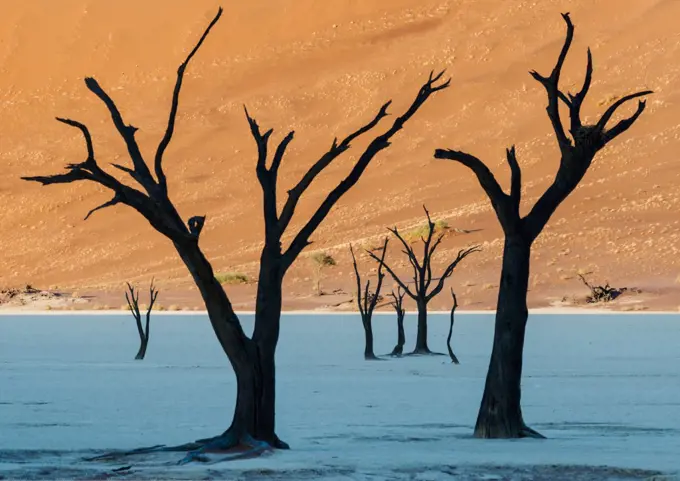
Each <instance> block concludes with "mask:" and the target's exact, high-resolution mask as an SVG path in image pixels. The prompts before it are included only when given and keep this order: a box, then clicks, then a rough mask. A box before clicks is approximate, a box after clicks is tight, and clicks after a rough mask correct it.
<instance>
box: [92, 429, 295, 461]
mask: <svg viewBox="0 0 680 481" xmlns="http://www.w3.org/2000/svg"><path fill="white" fill-rule="evenodd" d="M274 449H290V446H289V445H288V444H287V443H285V442H283V441H281V440H280V439H279V438H278V437H277V436H276V435H274V439H272V440H270V441H263V440H258V439H255V438H253V437H252V436H251V435H250V434H247V433H246V434H242V435H236V434H235V433H234V432H233V431H230V430H227V431H226V432H224V433H223V434H221V435H219V436H215V437H212V438H205V439H199V440H197V441H194V442H191V443H185V444H179V445H177V446H166V445H164V444H158V445H155V446H149V447H144V448H137V449H133V450H131V451H113V452H109V453H105V454H102V455H99V456H94V457H91V458H85V459H84V460H85V461H115V460H117V459H121V458H127V457H129V456H136V455H142V454H150V453H163V452H166V453H167V452H186V455H185V456H184V458H182V459H181V460H179V461H178V463H177V464H180V465H182V464H188V463H191V462H202V463H217V462H223V461H233V460H236V459H245V458H252V457H257V456H260V455H262V454H263V453H265V452H268V451H272V450H274ZM208 454H223V456H219V457H217V458H216V459H213V458H210V457H209V456H208Z"/></svg>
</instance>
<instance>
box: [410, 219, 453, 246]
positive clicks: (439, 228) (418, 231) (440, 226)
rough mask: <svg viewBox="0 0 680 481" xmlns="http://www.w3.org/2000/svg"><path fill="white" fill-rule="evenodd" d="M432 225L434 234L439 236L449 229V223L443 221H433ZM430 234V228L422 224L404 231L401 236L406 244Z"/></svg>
mask: <svg viewBox="0 0 680 481" xmlns="http://www.w3.org/2000/svg"><path fill="white" fill-rule="evenodd" d="M433 224H434V232H433V233H434V234H441V233H443V232H445V231H447V230H448V229H450V228H451V227H450V226H449V223H448V222H446V221H445V220H443V219H439V220H435V221H434V222H433ZM429 233H430V226H429V225H428V224H423V225H420V226H418V227H414V228H413V229H411V230H409V231H406V232H405V233H404V234H402V236H403V237H404V239H406V240H407V241H408V242H415V241H418V240H420V239H424V238H426V237H427V236H428V235H429Z"/></svg>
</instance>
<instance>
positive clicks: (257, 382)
mask: <svg viewBox="0 0 680 481" xmlns="http://www.w3.org/2000/svg"><path fill="white" fill-rule="evenodd" d="M221 14H222V9H220V10H219V12H218V13H217V15H216V16H215V18H214V19H213V20H212V22H211V23H210V25H209V26H208V28H207V29H206V30H205V32H204V33H203V35H202V36H201V38H200V40H199V41H198V43H197V44H196V46H195V47H194V48H193V49H192V51H191V52H190V53H189V55H188V56H187V58H186V59H185V60H184V62H183V63H182V64H181V65H180V66H179V68H178V70H177V80H176V83H175V87H174V90H173V94H172V101H171V107H170V114H169V118H168V123H167V128H166V131H165V134H164V135H163V138H162V139H161V141H160V143H159V145H158V148H157V150H156V152H155V155H154V158H153V163H152V165H151V167H152V168H153V171H154V173H155V178H154V175H153V174H152V173H151V170H150V168H149V166H150V164H148V163H147V162H146V161H145V160H144V157H143V155H142V152H141V150H140V147H139V144H138V143H137V140H136V138H135V133H136V132H137V130H138V129H137V128H136V127H133V126H132V125H129V124H127V123H125V121H124V120H123V116H122V114H121V112H120V110H119V108H118V106H117V105H116V103H115V102H114V100H113V99H112V98H111V97H110V96H109V94H107V93H106V92H105V91H104V89H103V88H102V87H101V86H100V85H99V83H98V82H97V81H96V80H95V79H93V78H86V79H85V85H86V86H87V88H88V89H89V90H90V91H91V92H92V93H94V94H95V95H96V96H97V97H98V98H99V99H100V100H101V101H102V102H103V103H104V105H105V106H106V108H107V110H108V112H109V114H110V115H111V119H112V120H113V124H114V126H115V128H116V130H117V131H118V133H119V134H120V136H121V137H122V139H123V140H124V141H125V144H126V146H127V151H128V154H129V157H130V160H131V163H132V164H131V166H124V165H119V164H114V165H113V166H114V167H115V168H117V169H118V170H120V171H122V172H124V173H126V174H128V175H130V177H131V178H132V179H133V180H134V181H135V182H136V183H137V184H139V186H141V188H138V187H131V186H129V185H126V184H124V183H122V182H121V181H119V180H118V179H117V178H116V177H113V176H112V175H110V174H108V173H107V172H105V171H104V170H103V169H102V167H101V166H100V164H99V163H98V161H97V160H96V157H95V151H94V144H93V142H92V137H91V135H90V131H89V130H88V128H87V127H86V126H85V125H84V124H82V123H80V122H76V121H74V120H69V119H61V118H60V119H58V120H59V121H60V122H62V123H64V124H66V125H69V126H71V127H75V128H77V129H78V130H80V132H81V133H82V135H83V137H84V139H85V144H86V146H87V157H86V159H85V160H84V161H82V162H78V163H70V164H68V165H67V166H66V169H67V171H66V172H65V173H60V174H56V175H49V176H34V177H24V180H29V181H35V182H39V183H41V184H43V185H52V184H70V183H72V182H79V181H88V182H92V183H96V184H99V185H101V186H102V187H104V188H106V189H108V190H110V191H111V192H112V193H113V197H112V198H111V200H109V201H107V202H105V203H103V204H102V205H100V206H99V207H96V208H94V209H92V210H91V211H90V212H89V213H88V214H87V216H86V218H87V217H89V216H90V215H92V214H93V213H94V212H96V211H98V210H100V209H104V208H106V207H110V206H114V205H117V204H125V205H128V206H130V207H132V208H133V209H135V210H136V211H137V212H139V213H140V214H141V215H142V216H143V217H144V218H145V219H146V220H147V221H148V222H149V223H150V224H151V226H152V227H153V228H154V229H156V230H157V231H158V232H159V233H161V234H163V235H164V236H165V237H166V238H168V239H169V240H170V241H171V242H172V244H173V246H174V247H175V250H176V251H177V253H178V255H179V257H180V258H181V259H182V261H183V262H184V264H185V265H186V266H187V269H188V270H189V272H190V273H191V275H192V277H193V279H194V282H195V283H196V286H197V288H198V291H199V292H200V293H201V296H202V298H203V301H204V302H205V305H206V308H207V311H208V317H209V319H210V323H211V324H212V327H213V331H214V332H215V335H216V336H217V339H218V341H219V342H220V345H221V347H222V349H223V350H224V352H225V354H226V355H227V357H228V358H229V361H230V363H231V366H232V368H233V369H234V371H235V373H236V381H237V386H236V391H237V395H236V406H235V409H234V416H233V419H232V423H231V426H230V427H229V428H228V429H227V430H226V431H225V432H224V433H222V434H220V435H218V436H215V437H212V438H207V439H201V440H199V441H197V442H195V443H188V444H186V445H183V446H181V447H180V448H176V449H186V450H188V451H189V454H188V455H187V458H186V459H187V460H191V459H195V458H196V457H197V456H200V455H201V453H202V452H204V451H206V450H214V449H218V450H219V449H228V448H230V447H234V446H237V445H240V444H243V445H246V446H253V440H256V441H258V442H264V443H266V444H268V445H270V446H272V447H276V448H287V447H288V446H287V444H286V443H284V442H283V441H281V440H280V439H279V438H278V436H277V435H276V432H275V399H276V396H275V389H276V383H275V352H276V346H277V344H278V339H279V329H280V317H281V303H282V282H283V279H284V276H285V274H286V272H287V271H288V269H289V268H290V267H291V265H292V264H293V263H294V261H295V260H296V259H297V258H298V256H299V255H300V253H301V252H302V251H303V249H304V248H305V247H307V246H308V245H309V244H310V237H311V236H312V234H314V232H315V231H316V229H317V227H319V225H320V224H321V222H322V221H323V220H324V219H325V218H326V216H327V215H328V214H329V212H330V211H331V209H332V208H333V207H334V206H335V205H336V203H337V202H338V201H339V200H340V199H341V198H342V196H343V195H345V193H347V192H348V191H349V190H350V189H351V188H352V187H353V186H354V185H355V184H356V183H357V181H358V180H359V178H360V177H361V175H362V174H363V173H364V172H365V170H366V168H367V167H368V165H369V164H370V163H371V161H372V160H373V159H374V158H375V156H376V155H377V154H378V153H380V152H381V151H383V150H385V149H386V148H387V147H389V145H390V142H391V140H392V138H393V137H394V135H395V134H396V133H397V132H399V131H401V130H402V128H403V127H404V124H405V123H406V122H407V121H408V120H409V119H411V117H413V116H414V115H415V113H416V112H417V111H418V110H419V109H420V107H422V105H423V104H424V103H425V102H426V101H427V100H428V99H429V98H430V96H432V94H434V93H435V92H438V91H440V90H442V89H445V88H447V87H448V86H449V83H450V80H448V81H446V82H440V79H442V77H443V75H444V73H443V72H442V73H439V74H436V75H435V74H434V73H431V74H430V76H429V78H428V79H427V81H426V82H425V83H424V84H423V85H422V86H421V87H420V89H419V91H418V93H417V95H416V97H415V99H414V100H413V102H412V103H411V104H410V105H409V107H408V108H407V110H406V111H405V112H404V113H403V114H402V115H400V116H397V117H395V118H394V120H393V121H392V123H391V125H390V126H389V128H387V130H385V131H384V132H383V133H381V134H379V135H376V136H375V137H374V138H373V139H372V140H370V141H368V142H367V143H366V147H365V148H364V149H363V150H362V151H360V152H357V153H356V158H357V161H356V163H355V164H354V165H353V167H352V168H351V170H350V172H349V173H348V174H347V176H346V177H345V178H343V179H342V180H341V181H340V182H338V184H337V185H336V186H335V187H334V188H333V189H332V190H331V191H330V192H329V193H328V195H327V196H326V198H325V199H324V200H323V201H322V202H321V204H320V206H319V207H318V208H317V209H316V210H315V211H314V212H313V213H312V215H311V217H310V218H309V219H308V220H307V221H306V222H304V223H303V224H302V227H301V228H300V230H299V231H298V232H297V233H295V234H294V235H292V236H290V238H292V240H291V242H290V244H289V245H288V246H287V248H286V249H285V250H284V249H283V246H282V238H283V235H284V233H285V232H286V229H287V228H288V227H289V224H290V222H291V219H292V218H293V215H294V213H295V210H296V208H297V206H298V202H299V201H300V198H301V197H302V196H303V194H304V193H305V192H306V191H307V190H308V188H309V187H310V185H312V183H313V181H314V180H315V179H316V177H317V176H318V175H319V174H320V173H321V172H323V171H324V170H325V169H326V168H327V167H328V166H329V165H331V164H332V163H333V162H334V161H335V160H336V159H337V158H338V157H339V156H340V155H341V154H343V153H344V152H346V151H347V150H348V149H350V147H351V146H352V143H353V141H354V140H356V139H357V138H359V137H361V136H363V135H364V134H366V133H367V132H369V131H373V129H374V128H375V127H376V126H377V125H378V124H379V122H380V121H381V120H382V119H384V118H385V117H386V116H387V115H388V113H387V109H388V107H389V106H390V104H391V101H390V102H387V103H386V104H384V105H383V106H382V107H381V108H380V109H379V110H378V113H377V114H376V115H375V117H374V118H373V119H372V120H371V121H369V122H368V123H366V124H365V125H363V126H361V127H359V128H358V129H357V130H355V131H354V132H352V133H350V134H349V135H347V136H346V137H344V138H342V139H340V140H339V139H337V138H336V139H335V140H333V142H332V144H331V146H330V148H329V150H328V151H327V152H326V153H324V154H323V155H321V157H320V158H319V160H317V161H316V162H315V163H314V164H313V165H312V166H311V167H310V168H309V169H308V170H307V172H306V173H305V174H304V175H303V176H302V178H301V179H300V180H299V181H298V182H297V184H295V185H294V186H293V187H292V188H290V189H287V190H286V192H287V199H286V200H285V202H283V207H282V209H281V211H280V212H279V211H278V209H277V192H278V189H277V179H278V172H279V167H280V165H281V162H282V160H283V157H284V154H285V153H286V148H287V147H288V145H289V144H290V142H291V141H292V140H293V136H294V132H292V131H291V132H289V133H288V134H286V135H285V136H284V137H283V139H282V140H281V141H280V142H279V143H278V145H277V146H276V148H275V149H274V152H273V156H272V158H271V162H270V163H269V166H267V164H268V157H269V139H270V137H271V135H272V133H273V130H272V129H269V130H267V131H265V132H264V133H263V132H261V131H260V127H259V126H258V124H257V122H256V121H255V119H253V118H252V117H251V116H250V114H249V113H248V111H247V110H246V112H245V115H246V118H247V120H248V124H249V126H250V132H251V134H252V136H253V138H254V139H255V143H256V145H257V163H256V169H255V170H256V173H257V179H258V181H259V183H260V186H261V188H262V196H263V212H264V227H265V229H264V230H265V232H264V245H263V248H262V253H261V255H260V271H259V277H258V286H257V300H256V305H255V327H254V331H253V334H252V336H251V337H248V336H247V335H246V334H245V332H244V330H243V327H242V325H241V322H240V320H239V318H238V316H237V315H236V313H235V312H234V309H233V307H232V304H231V302H230V300H229V297H228V296H227V294H226V293H225V291H224V289H223V288H222V286H221V285H220V283H219V282H218V281H217V279H215V273H214V271H213V268H212V266H211V265H210V262H208V260H207V259H206V257H205V255H204V254H203V252H202V250H201V248H200V246H199V236H200V234H201V231H202V229H203V226H204V224H205V216H194V217H191V218H190V219H189V220H188V221H187V223H186V224H185V222H184V221H183V219H182V217H181V216H180V214H179V213H178V211H177V208H176V207H175V205H174V204H173V202H172V201H171V200H170V197H169V195H168V185H167V179H166V174H165V170H164V167H163V157H164V154H165V152H166V149H167V147H168V146H169V144H170V141H171V139H172V136H173V133H174V130H175V121H176V117H177V110H178V106H179V95H180V90H181V87H182V82H183V79H184V72H185V70H186V68H187V66H188V64H189V62H190V60H191V59H192V58H193V56H194V55H195V54H196V52H197V51H198V49H199V48H200V46H201V45H202V44H203V42H204V40H205V39H206V37H207V36H208V34H209V32H210V30H211V29H212V27H213V26H214V25H215V24H216V23H217V21H218V19H219V18H220V15H221ZM162 449H166V450H167V449H170V448H162Z"/></svg>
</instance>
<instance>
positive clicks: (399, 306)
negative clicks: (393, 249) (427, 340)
mask: <svg viewBox="0 0 680 481" xmlns="http://www.w3.org/2000/svg"><path fill="white" fill-rule="evenodd" d="M405 295H406V293H405V292H404V291H402V290H401V287H397V293H396V294H395V293H394V291H392V293H391V294H390V296H392V302H390V305H391V306H392V307H393V308H394V310H395V311H396V313H397V344H396V346H394V349H392V352H391V353H390V356H392V357H401V355H402V354H404V344H406V334H405V333H404V316H405V315H406V310H404V296H405Z"/></svg>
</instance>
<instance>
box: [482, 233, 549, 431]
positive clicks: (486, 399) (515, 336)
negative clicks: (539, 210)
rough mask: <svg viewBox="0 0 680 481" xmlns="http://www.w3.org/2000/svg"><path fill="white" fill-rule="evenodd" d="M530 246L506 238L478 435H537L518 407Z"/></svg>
mask: <svg viewBox="0 0 680 481" xmlns="http://www.w3.org/2000/svg"><path fill="white" fill-rule="evenodd" d="M530 248H531V246H530V244H529V243H528V242H527V241H525V240H524V239H522V238H521V237H515V238H506V240H505V247H504V250H503V269H502V272H501V282H500V289H499V294H498V309H497V311H496V327H495V333H494V341H493V350H492V353H491V362H490V364H489V370H488V373H487V377H486V385H485V387H484V396H483V397H482V404H481V407H480V410H479V415H478V417H477V423H476V426H475V436H476V437H478V438H519V437H527V436H532V437H534V436H536V435H537V433H536V432H535V431H533V430H531V429H530V428H528V427H527V426H526V425H525V424H524V420H523V418H522V409H521V407H520V398H521V388H520V382H521V379H522V353H523V350H524V333H525V329H526V324H527V318H528V315H529V313H528V310H527V300H526V294H527V288H528V283H529V261H530Z"/></svg>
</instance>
